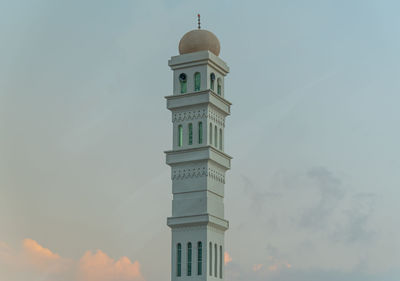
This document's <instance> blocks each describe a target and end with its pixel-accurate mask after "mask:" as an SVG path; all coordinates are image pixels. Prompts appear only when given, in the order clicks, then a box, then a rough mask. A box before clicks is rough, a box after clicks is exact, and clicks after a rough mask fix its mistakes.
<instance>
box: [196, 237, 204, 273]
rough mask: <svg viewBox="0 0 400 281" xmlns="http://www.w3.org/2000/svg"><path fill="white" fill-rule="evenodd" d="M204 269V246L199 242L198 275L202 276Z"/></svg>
mask: <svg viewBox="0 0 400 281" xmlns="http://www.w3.org/2000/svg"><path fill="white" fill-rule="evenodd" d="M202 269H203V245H202V244H201V242H200V241H199V242H197V275H201V273H202Z"/></svg>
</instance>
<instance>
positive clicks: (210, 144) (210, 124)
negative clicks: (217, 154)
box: [210, 123, 213, 145]
mask: <svg viewBox="0 0 400 281" xmlns="http://www.w3.org/2000/svg"><path fill="white" fill-rule="evenodd" d="M212 140H213V138H212V124H211V123H210V145H212Z"/></svg>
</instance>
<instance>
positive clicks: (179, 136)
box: [178, 125, 183, 146]
mask: <svg viewBox="0 0 400 281" xmlns="http://www.w3.org/2000/svg"><path fill="white" fill-rule="evenodd" d="M182 142H183V127H182V125H179V126H178V146H182Z"/></svg>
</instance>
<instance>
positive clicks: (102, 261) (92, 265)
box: [0, 239, 145, 281]
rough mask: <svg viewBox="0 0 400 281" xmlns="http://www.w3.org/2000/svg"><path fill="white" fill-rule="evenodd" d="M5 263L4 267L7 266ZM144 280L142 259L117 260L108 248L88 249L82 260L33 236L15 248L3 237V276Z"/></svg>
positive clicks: (0, 266)
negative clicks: (56, 249)
mask: <svg viewBox="0 0 400 281" xmlns="http://www.w3.org/2000/svg"><path fill="white" fill-rule="evenodd" d="M3 267H4V269H3ZM27 276H28V277H29V280H51V281H64V280H79V281H144V280H145V279H144V278H143V276H142V273H141V271H140V264H139V262H138V261H135V262H133V263H132V262H131V261H130V259H129V258H127V257H122V258H120V259H119V260H117V261H115V260H114V259H112V258H110V257H109V256H108V255H107V254H105V253H104V252H102V251H100V250H97V252H96V253H95V254H93V253H92V252H91V251H87V252H86V253H85V254H84V255H83V256H82V258H81V259H80V260H79V261H76V260H72V259H67V258H63V257H61V256H60V255H59V254H57V253H54V252H53V251H51V250H50V249H47V248H45V247H43V246H42V245H40V244H39V243H38V242H37V241H35V240H33V239H24V240H23V241H22V246H21V249H20V250H19V251H18V250H15V249H13V248H11V247H10V246H9V245H8V244H6V243H4V242H1V241H0V280H10V279H12V280H17V281H19V280H21V281H23V280H26V278H28V277H27Z"/></svg>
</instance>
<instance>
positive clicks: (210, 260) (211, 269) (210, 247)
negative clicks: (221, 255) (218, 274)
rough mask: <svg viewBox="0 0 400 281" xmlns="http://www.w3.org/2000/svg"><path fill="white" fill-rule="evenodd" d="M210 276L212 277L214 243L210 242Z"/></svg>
mask: <svg viewBox="0 0 400 281" xmlns="http://www.w3.org/2000/svg"><path fill="white" fill-rule="evenodd" d="M210 276H212V243H211V242H210Z"/></svg>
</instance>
